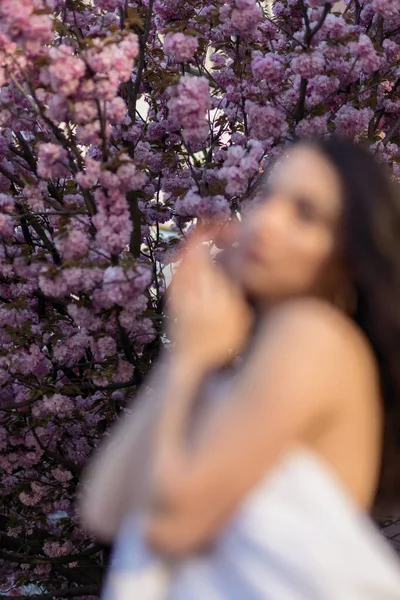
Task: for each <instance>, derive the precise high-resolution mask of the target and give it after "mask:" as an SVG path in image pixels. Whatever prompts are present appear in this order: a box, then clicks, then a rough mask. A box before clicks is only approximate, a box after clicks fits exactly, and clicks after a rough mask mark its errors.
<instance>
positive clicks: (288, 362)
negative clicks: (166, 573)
mask: <svg viewBox="0 0 400 600" xmlns="http://www.w3.org/2000/svg"><path fill="white" fill-rule="evenodd" d="M345 351H346V338H345V337H344V336H343V329H341V328H340V326H338V318H337V316H336V314H335V315H333V311H332V309H331V308H330V307H327V306H326V305H324V304H323V303H321V302H318V301H312V300H311V301H298V302H294V303H292V304H290V305H288V306H287V307H285V308H283V309H281V310H278V312H277V313H276V314H275V315H274V316H273V318H272V319H271V324H270V325H269V326H268V328H267V329H266V330H265V331H264V332H261V334H260V336H259V340H258V344H256V346H255V348H254V351H253V353H252V355H251V356H250V357H248V363H247V367H246V368H245V369H244V371H243V373H242V376H241V378H240V380H239V381H238V383H237V385H236V387H235V390H234V392H233V394H230V396H229V397H227V398H226V401H225V403H223V405H222V407H221V409H220V410H219V413H218V414H217V415H216V417H215V418H214V419H213V426H212V429H211V430H210V431H209V432H208V434H207V436H206V437H203V439H202V440H201V442H200V443H199V444H198V445H197V446H196V447H189V445H188V443H187V439H186V437H187V424H188V414H189V406H190V398H191V394H192V390H191V385H192V384H191V383H190V374H192V375H193V373H195V378H199V377H201V376H202V372H201V367H198V366H196V363H195V361H193V360H192V362H191V359H190V356H188V354H182V355H181V356H178V357H176V364H175V369H174V373H173V374H172V376H171V378H170V379H169V385H168V389H167V397H166V402H165V405H164V408H163V410H162V414H161V417H160V420H159V423H158V426H157V435H156V438H155V439H156V454H155V455H154V459H153V478H152V487H151V497H152V503H151V505H150V510H149V513H148V528H147V535H148V541H149V542H150V544H151V545H152V546H153V547H154V548H156V549H158V550H160V551H164V552H167V553H172V554H182V553H184V554H186V553H188V552H190V551H191V550H193V549H195V548H198V547H200V546H202V545H203V544H205V543H207V542H208V541H210V540H211V539H212V538H213V537H214V536H215V534H216V532H217V531H218V530H219V529H220V527H221V526H222V524H223V523H224V521H225V520H226V519H227V518H228V517H229V516H230V515H231V514H232V512H233V511H234V509H235V508H236V506H237V505H238V503H239V502H240V501H241V500H242V498H243V497H244V496H245V495H246V494H247V493H248V491H249V490H250V489H251V488H252V487H253V486H254V485H255V484H256V483H257V482H258V481H259V480H260V478H261V477H262V476H263V475H264V474H265V472H267V471H268V470H269V469H271V468H272V466H273V465H274V463H275V462H276V461H277V459H278V457H279V456H280V455H281V454H282V453H283V452H284V451H285V450H286V449H288V448H289V447H290V446H291V445H294V444H296V443H301V442H302V441H303V440H304V439H305V435H306V433H307V431H309V429H311V428H314V427H319V426H322V425H323V424H325V421H326V419H329V418H330V419H331V420H332V417H334V416H335V413H334V411H335V410H336V404H335V402H334V398H335V396H336V395H337V394H338V390H337V389H335V387H334V386H336V385H337V381H338V380H339V381H340V377H341V376H342V378H343V377H345V373H344V369H343V366H342V367H341V371H339V369H338V364H339V363H340V361H341V360H342V359H343V361H344V360H345V359H344V356H345ZM338 359H340V360H338ZM182 391H184V393H180V392H182ZM328 422H329V421H328Z"/></svg>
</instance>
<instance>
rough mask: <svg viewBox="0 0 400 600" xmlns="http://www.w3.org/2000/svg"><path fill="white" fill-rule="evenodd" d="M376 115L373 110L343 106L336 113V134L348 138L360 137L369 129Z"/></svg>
mask: <svg viewBox="0 0 400 600" xmlns="http://www.w3.org/2000/svg"><path fill="white" fill-rule="evenodd" d="M373 115H374V111H373V110H372V109H371V108H362V109H356V108H354V107H353V106H349V105H347V104H346V105H345V106H342V107H341V108H340V109H339V110H338V112H337V113H336V117H335V118H334V123H335V125H336V132H337V133H339V134H342V135H348V136H354V137H356V136H360V135H362V134H363V133H365V132H366V131H367V129H368V125H369V122H370V120H371V119H372V117H373Z"/></svg>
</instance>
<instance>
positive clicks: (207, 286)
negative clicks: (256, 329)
mask: <svg viewBox="0 0 400 600" xmlns="http://www.w3.org/2000/svg"><path fill="white" fill-rule="evenodd" d="M209 239H210V233H208V235H207V233H206V232H200V233H198V232H197V233H195V234H194V235H193V236H192V238H191V240H190V242H189V245H188V248H187V250H186V251H185V253H184V255H183V260H182V263H181V265H180V266H179V268H178V270H177V272H176V274H175V275H174V279H173V282H172V284H171V289H170V294H169V301H168V303H167V312H168V314H169V317H170V323H171V325H170V327H169V333H170V336H171V338H172V341H173V342H174V343H175V351H176V352H177V353H178V354H179V355H180V356H182V357H184V358H185V360H189V361H195V362H196V364H197V365H199V366H201V367H202V368H205V369H214V368H218V367H221V366H223V365H224V364H226V363H227V362H229V360H230V358H231V357H232V353H237V352H239V351H240V350H241V349H242V348H243V347H244V346H245V344H246V341H247V339H248V336H249V332H250V328H251V325H252V319H253V314H252V311H251V309H250V307H249V306H248V304H247V303H246V301H245V299H244V297H243V295H242V293H241V290H240V288H239V286H238V285H237V284H235V283H234V281H233V280H231V279H229V278H228V276H227V275H226V273H225V272H224V271H223V269H222V268H221V267H218V266H217V265H215V264H214V262H213V260H212V258H211V257H210V253H209V247H208V245H207V244H205V242H206V241H207V240H209Z"/></svg>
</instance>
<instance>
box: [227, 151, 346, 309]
mask: <svg viewBox="0 0 400 600" xmlns="http://www.w3.org/2000/svg"><path fill="white" fill-rule="evenodd" d="M341 197H342V192H341V187H340V180H339V177H338V175H337V173H336V171H335V169H334V167H333V166H332V165H331V164H330V163H329V161H328V160H327V159H326V158H324V156H323V155H322V154H321V153H319V152H318V150H317V149H314V148H312V147H311V146H307V145H299V146H297V147H295V148H293V149H292V150H291V151H289V154H288V156H287V157H286V158H284V159H281V160H280V161H279V162H278V163H277V164H276V165H275V168H274V170H273V172H272V173H271V176H270V179H269V185H268V191H267V192H266V195H265V197H264V198H263V199H262V200H261V202H260V203H258V204H257V205H256V206H255V207H254V208H252V209H251V210H250V211H249V213H248V214H247V215H246V216H245V217H244V219H243V222H242V225H241V227H240V233H239V244H238V248H237V253H235V254H236V258H235V261H234V264H235V266H234V270H235V277H237V278H238V279H239V282H240V284H241V285H242V286H243V287H244V290H245V292H246V294H247V295H248V296H249V297H250V298H251V299H252V300H254V301H256V302H259V303H261V304H263V303H266V304H268V303H271V302H275V301H280V300H283V299H287V298H290V297H293V296H299V295H306V294H310V293H316V294H321V293H322V294H324V292H325V291H326V288H327V287H328V286H329V283H328V282H329V281H330V280H331V279H332V275H333V273H334V272H336V267H337V263H338V260H337V259H336V251H337V246H338V243H337V238H338V235H337V232H338V229H339V227H338V226H339V221H340V215H341V210H342V200H341ZM232 266H233V265H232Z"/></svg>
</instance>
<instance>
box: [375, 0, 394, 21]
mask: <svg viewBox="0 0 400 600" xmlns="http://www.w3.org/2000/svg"><path fill="white" fill-rule="evenodd" d="M371 7H372V9H373V10H374V11H375V12H377V13H379V14H381V15H382V16H383V17H384V18H385V19H393V18H394V17H396V16H399V13H400V6H399V2H398V0H372V4H371Z"/></svg>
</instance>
